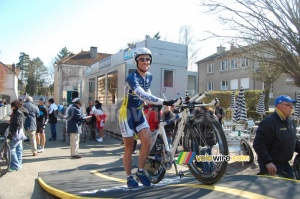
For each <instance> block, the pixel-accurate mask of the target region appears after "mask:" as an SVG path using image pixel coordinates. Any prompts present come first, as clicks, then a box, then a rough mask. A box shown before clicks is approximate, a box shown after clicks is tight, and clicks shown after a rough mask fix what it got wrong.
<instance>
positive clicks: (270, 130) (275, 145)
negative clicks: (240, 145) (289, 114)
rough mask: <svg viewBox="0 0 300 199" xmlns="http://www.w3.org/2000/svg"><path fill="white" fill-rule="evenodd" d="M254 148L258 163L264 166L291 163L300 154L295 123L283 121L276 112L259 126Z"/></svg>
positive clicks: (299, 142)
mask: <svg viewBox="0 0 300 199" xmlns="http://www.w3.org/2000/svg"><path fill="white" fill-rule="evenodd" d="M253 148H254V150H255V151H256V153H257V156H258V161H259V162H262V163H264V164H267V163H270V162H273V163H285V162H288V161H290V160H291V159H292V158H293V154H294V152H295V151H296V152H298V153H299V152H300V141H299V140H297V138H296V128H295V126H294V124H293V122H292V121H291V120H289V119H287V120H282V119H281V118H280V117H279V115H278V114H277V112H276V111H275V112H274V113H273V114H271V115H270V116H269V117H267V118H266V119H264V120H263V121H262V122H261V123H260V124H259V126H258V129H257V130H256V136H255V139H254V142H253Z"/></svg>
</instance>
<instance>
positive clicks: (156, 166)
mask: <svg viewBox="0 0 300 199" xmlns="http://www.w3.org/2000/svg"><path fill="white" fill-rule="evenodd" d="M207 95H208V93H206V92H205V93H203V94H201V93H199V94H196V95H195V96H194V97H192V98H191V99H189V101H188V102H182V100H178V101H177V102H176V103H175V106H177V107H179V108H180V110H181V112H180V113H179V114H177V115H176V117H175V118H171V119H170V120H167V121H164V122H162V121H160V123H159V128H158V130H157V131H155V132H154V133H153V134H152V139H153V141H152V144H151V149H150V151H151V152H150V155H149V156H148V158H147V161H146V164H145V167H144V169H145V170H146V173H147V177H148V178H149V180H150V182H151V183H154V184H155V183H158V182H160V181H161V180H162V179H163V178H164V176H165V173H166V170H170V169H171V168H172V164H174V167H175V171H176V175H178V176H180V177H182V176H183V175H184V174H183V172H181V171H179V172H178V169H177V166H176V162H175V161H176V158H175V157H174V156H175V153H176V150H177V148H178V146H179V142H180V140H181V138H182V139H183V150H184V152H190V154H193V153H194V155H195V154H196V155H195V156H194V158H193V159H191V160H189V162H188V163H187V166H188V168H189V170H190V172H191V173H192V175H193V176H194V177H195V178H196V179H197V180H199V181H200V182H202V183H204V184H214V183H216V182H217V181H218V180H220V179H221V178H222V176H223V175H224V173H225V171H226V168H227V164H228V162H227V161H218V162H217V161H215V162H213V161H197V156H198V157H199V156H200V155H201V156H204V157H205V156H207V155H209V156H210V155H217V156H224V155H228V146H227V140H226V137H225V134H224V132H223V129H222V126H221V125H220V123H219V122H218V119H217V117H216V116H215V115H214V114H213V113H212V112H211V111H209V110H207V109H206V107H209V106H213V105H215V103H216V100H217V99H214V100H213V101H212V102H211V103H209V104H204V103H202V102H200V101H201V100H202V99H203V98H204V97H205V96H207ZM199 108H200V110H199ZM179 119H180V121H178V120H179ZM174 121H178V127H177V128H178V129H177V132H176V134H175V138H174V142H173V143H172V144H169V143H168V140H167V136H166V133H165V129H164V126H165V125H167V124H170V123H172V122H174Z"/></svg>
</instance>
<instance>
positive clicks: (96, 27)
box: [0, 0, 222, 66]
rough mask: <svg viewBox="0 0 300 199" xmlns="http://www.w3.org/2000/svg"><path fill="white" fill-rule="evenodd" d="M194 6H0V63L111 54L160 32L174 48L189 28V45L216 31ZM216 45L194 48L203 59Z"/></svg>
mask: <svg viewBox="0 0 300 199" xmlns="http://www.w3.org/2000/svg"><path fill="white" fill-rule="evenodd" d="M198 4H199V1H197V0H26V1H25V0H0V27H1V31H0V51H1V52H0V61H2V62H3V63H5V64H12V63H17V62H18V60H19V55H20V52H25V53H27V54H29V56H30V58H35V57H40V58H41V59H42V60H43V62H44V64H45V65H46V66H49V65H51V63H52V61H53V59H54V57H55V56H56V55H57V53H58V52H59V51H60V50H61V49H62V48H63V47H67V48H68V49H69V50H70V51H71V52H73V53H78V52H79V51H80V50H84V51H88V50H89V48H90V46H96V47H98V52H103V53H111V54H114V53H116V52H118V51H119V50H120V49H124V48H126V47H127V45H126V44H127V43H128V42H131V41H141V40H143V39H144V38H145V35H146V34H148V35H150V36H151V37H152V36H154V35H155V33H157V32H160V35H161V39H162V40H166V41H170V42H175V43H177V42H178V40H179V30H180V27H182V26H190V27H191V29H192V33H191V34H192V35H193V36H194V40H195V41H197V40H201V39H203V38H205V36H207V34H205V31H212V30H213V31H222V30H221V29H219V30H218V28H219V25H218V23H217V20H216V19H215V18H214V16H212V15H207V14H204V12H203V8H201V7H199V5H198ZM220 44H221V42H220V41H217V40H208V41H205V42H198V44H197V45H198V47H199V48H200V47H201V50H200V51H199V53H198V54H197V56H198V58H199V59H202V58H204V57H206V56H208V55H210V54H213V53H215V52H216V47H217V46H218V45H220Z"/></svg>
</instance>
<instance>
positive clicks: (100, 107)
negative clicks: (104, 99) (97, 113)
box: [95, 100, 102, 110]
mask: <svg viewBox="0 0 300 199" xmlns="http://www.w3.org/2000/svg"><path fill="white" fill-rule="evenodd" d="M95 107H96V109H100V110H102V103H100V102H99V100H96V101H95Z"/></svg>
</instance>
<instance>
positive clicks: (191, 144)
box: [183, 112, 228, 185]
mask: <svg viewBox="0 0 300 199" xmlns="http://www.w3.org/2000/svg"><path fill="white" fill-rule="evenodd" d="M204 135H206V137H204ZM214 136H215V137H214ZM183 139H184V142H183V149H184V151H185V152H196V154H197V155H200V154H201V155H204V154H207V153H210V154H209V155H226V156H227V155H228V145H227V140H226V137H225V134H224V132H223V129H222V127H221V125H220V123H219V122H218V121H217V119H216V118H215V117H214V116H213V115H212V114H211V113H208V112H201V113H198V114H197V116H196V117H195V118H194V121H193V123H192V124H190V125H187V126H186V128H185V135H184V138H183ZM214 146H215V148H216V147H217V146H218V147H219V148H218V149H215V148H214ZM205 147H206V148H207V149H206V151H205V150H203V148H205ZM187 165H188V168H189V170H190V172H191V173H192V175H193V176H194V177H195V178H196V179H197V180H199V181H200V182H202V183H204V184H208V185H210V184H214V183H216V182H217V181H219V180H220V179H221V178H222V177H223V175H224V174H225V171H226V168H227V165H228V162H227V161H219V162H213V161H211V162H197V161H196V158H194V160H193V161H192V163H189V164H187Z"/></svg>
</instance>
